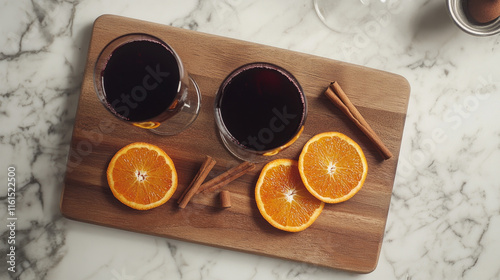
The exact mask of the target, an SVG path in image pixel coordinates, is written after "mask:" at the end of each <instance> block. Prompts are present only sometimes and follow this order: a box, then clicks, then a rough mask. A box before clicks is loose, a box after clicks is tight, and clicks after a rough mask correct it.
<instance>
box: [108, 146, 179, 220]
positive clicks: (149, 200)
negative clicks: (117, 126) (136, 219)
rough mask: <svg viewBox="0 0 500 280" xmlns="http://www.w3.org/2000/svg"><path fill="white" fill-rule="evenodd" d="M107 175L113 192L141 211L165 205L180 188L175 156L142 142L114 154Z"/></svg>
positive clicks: (119, 198) (126, 203) (123, 201)
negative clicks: (173, 159)
mask: <svg viewBox="0 0 500 280" xmlns="http://www.w3.org/2000/svg"><path fill="white" fill-rule="evenodd" d="M107 178H108V184H109V187H110V189H111V191H112V192H113V195H114V196H115V197H116V198H117V199H118V200H119V201H121V202H122V203H123V204H125V205H127V206H129V207H132V208H134V209H138V210H147V209H151V208H154V207H158V206H160V205H162V204H164V203H165V202H167V201H168V200H169V199H170V197H172V195H173V194H174V192H175V190H176V189H177V172H176V170H175V166H174V163H173V161H172V159H171V158H170V157H169V156H168V155H167V154H166V153H165V152H164V151H163V150H162V149H161V148H159V147H157V146H155V145H152V144H148V143H142V142H136V143H132V144H129V145H127V146H125V147H123V148H122V149H121V150H119V151H118V152H117V153H116V154H115V155H114V156H113V158H112V159H111V162H110V163H109V165H108V170H107Z"/></svg>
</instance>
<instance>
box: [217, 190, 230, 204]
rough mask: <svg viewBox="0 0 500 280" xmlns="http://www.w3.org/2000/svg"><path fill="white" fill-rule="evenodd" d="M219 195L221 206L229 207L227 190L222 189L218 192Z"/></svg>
mask: <svg viewBox="0 0 500 280" xmlns="http://www.w3.org/2000/svg"><path fill="white" fill-rule="evenodd" d="M219 196H220V203H221V207H222V208H229V207H231V194H230V193H229V191H227V190H223V191H221V192H220V194H219Z"/></svg>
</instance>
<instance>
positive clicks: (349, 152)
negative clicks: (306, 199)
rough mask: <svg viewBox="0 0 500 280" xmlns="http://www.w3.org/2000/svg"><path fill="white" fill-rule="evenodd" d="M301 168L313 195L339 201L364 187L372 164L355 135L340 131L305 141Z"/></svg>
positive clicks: (305, 182) (303, 179)
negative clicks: (353, 136) (367, 160)
mask: <svg viewBox="0 0 500 280" xmlns="http://www.w3.org/2000/svg"><path fill="white" fill-rule="evenodd" d="M299 172H300V177H301V178H302V181H303V182H304V185H305V186H306V188H307V189H308V190H309V192H311V194H312V195H314V196H315V197H317V198H318V199H319V200H321V201H324V202H327V203H338V202H342V201H346V200H348V199H349V198H351V197H353V196H354V195H355V194H356V193H357V192H358V191H359V190H360V189H361V187H362V186H363V183H364V182H365V179H366V174H367V173H368V164H367V162H366V158H365V155H364V154H363V151H362V150H361V148H360V147H359V145H358V144H357V143H356V142H354V141H353V140H352V139H351V138H349V137H347V136H345V135H344V134H342V133H339V132H325V133H320V134H318V135H316V136H314V137H313V138H311V139H310V140H309V141H308V142H307V143H306V144H305V145H304V148H303V149H302V152H301V154H300V157H299Z"/></svg>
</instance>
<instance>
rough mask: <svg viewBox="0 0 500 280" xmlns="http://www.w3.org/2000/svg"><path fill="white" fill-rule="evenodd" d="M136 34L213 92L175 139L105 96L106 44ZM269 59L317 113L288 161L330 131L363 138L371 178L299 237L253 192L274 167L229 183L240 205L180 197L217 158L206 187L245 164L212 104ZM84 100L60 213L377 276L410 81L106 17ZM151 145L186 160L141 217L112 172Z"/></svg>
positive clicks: (99, 26) (91, 56) (94, 43)
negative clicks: (219, 126) (336, 91)
mask: <svg viewBox="0 0 500 280" xmlns="http://www.w3.org/2000/svg"><path fill="white" fill-rule="evenodd" d="M128 33H148V34H151V35H154V36H157V37H159V38H160V39H163V40H164V41H165V42H167V43H168V44H169V45H171V46H172V47H173V49H175V50H176V52H177V53H178V54H179V56H180V57H181V59H182V61H183V63H184V65H185V67H186V69H187V71H188V72H189V73H190V74H191V76H192V77H193V78H194V79H195V80H196V81H197V83H198V85H199V87H200V89H201V92H202V98H203V99H202V108H201V112H200V115H199V116H198V119H197V120H196V121H195V122H194V123H193V125H192V126H190V127H189V128H188V129H187V130H185V131H183V132H182V133H180V134H178V135H176V136H170V137H165V136H158V135H155V134H153V133H151V132H149V131H147V130H144V129H140V128H137V127H133V126H131V125H129V124H127V123H124V122H122V121H120V120H118V119H117V118H115V117H114V116H112V115H111V114H110V113H109V112H108V111H106V109H105V108H104V107H103V106H102V105H101V103H100V102H99V100H98V99H97V96H96V93H95V91H94V85H93V79H92V74H93V67H94V64H95V61H96V59H97V56H98V55H99V53H100V51H101V50H102V49H103V47H104V46H105V45H106V44H107V43H109V42H110V41H111V40H113V39H114V38H116V37H118V36H120V35H124V34H128ZM257 61H260V62H270V63H274V64H277V65H279V66H281V67H283V68H285V69H287V70H288V71H290V72H291V73H292V74H293V75H294V76H295V77H296V78H297V80H298V81H299V83H300V84H301V85H302V87H303V89H304V91H305V93H306V96H307V101H308V106H309V111H308V118H307V121H306V124H305V130H304V132H303V133H302V135H301V136H300V138H299V139H298V140H297V141H296V142H295V143H294V144H293V145H292V146H291V147H289V148H288V149H286V150H284V151H283V152H281V153H280V154H279V157H281V158H292V159H298V155H299V153H300V150H301V149H302V146H303V145H304V144H305V142H306V141H307V140H308V139H309V138H310V137H312V136H313V135H315V134H317V133H321V132H325V131H339V132H342V133H344V134H346V135H348V136H349V137H351V138H352V139H353V140H355V141H356V142H358V143H359V144H360V146H361V147H362V149H363V150H364V152H365V155H366V157H367V161H368V166H369V171H368V177H367V179H366V182H365V185H364V187H363V188H362V189H361V191H360V192H359V193H358V194H356V195H355V196H354V197H353V198H352V199H350V200H348V201H346V202H343V203H340V204H336V205H326V206H325V208H324V210H323V212H322V213H321V215H320V216H319V218H318V219H317V220H316V221H315V223H314V224H313V225H312V226H311V227H309V228H308V229H306V230H305V231H302V232H299V233H288V232H283V231H280V230H278V229H275V228H274V227H272V226H271V225H269V224H268V223H267V222H266V221H265V220H264V219H263V218H262V216H261V215H260V213H259V211H258V209H257V206H256V204H255V200H254V186H255V183H256V181H257V178H258V175H259V173H260V170H261V168H262V166H263V164H258V165H257V166H256V168H255V169H254V170H253V171H251V172H249V173H247V174H245V175H244V176H242V177H240V178H239V179H237V180H236V181H234V182H232V183H231V184H230V185H228V186H226V187H224V188H223V189H227V190H229V191H230V192H231V204H232V206H231V207H230V208H221V207H220V205H219V203H220V202H219V198H218V192H215V193H211V194H198V195H196V196H194V197H193V199H192V200H191V201H190V203H189V205H188V206H187V207H186V208H185V209H180V208H179V207H178V206H177V203H176V201H177V198H178V197H179V195H180V194H181V193H182V192H183V190H184V189H185V188H186V187H187V186H188V185H189V183H190V181H191V179H192V178H193V176H194V175H195V174H196V172H197V171H198V168H199V167H200V165H201V163H202V162H203V160H204V158H205V156H206V155H209V156H212V157H213V158H214V159H216V160H217V164H216V166H215V167H214V169H213V170H212V171H211V173H210V174H209V176H208V178H207V179H210V178H212V177H214V176H216V175H217V174H220V173H222V172H224V171H226V170H227V169H229V168H231V167H233V166H235V165H237V164H239V163H240V162H239V161H238V160H237V159H236V158H234V157H233V156H231V155H230V154H229V153H228V152H227V151H226V150H225V148H224V147H223V145H222V143H221V140H220V138H219V137H218V133H217V130H216V126H215V122H214V115H213V104H214V97H215V93H216V91H217V88H218V86H219V85H220V83H221V82H222V80H223V79H224V78H225V77H226V76H227V75H228V74H229V73H230V72H231V71H232V70H233V69H235V68H237V67H238V66H241V65H243V64H246V63H249V62H257ZM84 75H85V76H84V79H83V84H82V89H81V96H80V100H79V104H78V110H77V114H76V120H75V125H74V131H73V138H72V142H71V148H70V153H69V157H68V163H67V171H66V177H65V181H64V190H63V194H62V198H61V212H62V213H63V215H64V216H65V217H68V218H71V219H75V220H78V221H82V222H88V223H92V224H98V225H103V226H108V227H113V228H118V229H124V230H129V231H135V232H139V233H145V234H151V235H157V236H162V237H167V238H173V239H179V240H184V241H190V242H195V243H200V244H205V245H211V246H216V247H220V248H227V249H232V250H238V251H243V252H248V253H255V254H260V255H266V256H272V257H278V258H283V259H288V260H294V261H299V262H305V263H310V264H315V265H319V266H325V267H329V268H336V269H342V270H348V271H355V272H361V273H367V272H370V271H372V270H374V269H375V267H376V265H377V261H378V256H379V253H380V248H381V245H382V241H383V236H384V230H385V224H386V220H387V214H388V209H389V205H390V200H391V194H392V188H393V184H394V177H395V172H396V166H397V160H398V156H399V150H400V143H401V137H402V133H403V127H404V121H405V117H406V109H407V104H408V98H409V92H410V87H409V84H408V82H407V81H406V80H405V79H404V78H403V77H401V76H398V75H395V74H392V73H387V72H383V71H379V70H374V69H370V68H366V67H362V66H356V65H352V64H348V63H343V62H339V61H335V60H330V59H326V58H322V57H318V56H312V55H308V54H303V53H298V52H293V51H289V50H285V49H279V48H274V47H269V46H264V45H259V44H255V43H249V42H245V41H239V40H234V39H230V38H224V37H219V36H214V35H209V34H204V33H200V32H195V31H190V30H184V29H179V28H174V27H170V26H165V25H161V24H155V23H149V22H144V21H139V20H134V19H129V18H124V17H119V16H113V15H104V16H101V17H99V18H98V19H97V20H96V21H95V23H94V27H93V33H92V39H91V42H90V47H89V52H88V58H87V64H86V68H85V74H84ZM334 80H335V81H338V82H339V83H340V85H341V86H342V88H343V89H344V91H345V92H346V93H347V95H348V96H349V98H350V99H351V101H352V102H353V103H354V105H355V106H356V107H357V108H358V110H359V111H360V112H361V114H362V115H363V116H364V117H365V118H366V120H367V121H368V123H369V124H370V125H371V126H372V128H373V129H374V130H375V131H376V132H377V133H378V134H379V136H380V137H381V138H382V140H383V141H384V143H386V145H387V146H388V148H389V149H390V150H391V151H392V153H393V154H394V157H392V158H391V159H389V160H387V161H384V160H383V159H382V157H381V155H380V154H379V153H378V152H377V150H376V149H375V148H374V146H373V145H372V144H371V143H370V142H369V141H368V139H367V138H366V136H364V135H363V134H362V133H361V132H360V131H359V130H358V128H357V127H356V126H355V125H354V124H352V123H351V121H350V120H349V119H347V117H345V116H344V115H343V114H342V113H341V112H340V110H339V109H337V108H336V107H335V106H334V105H333V104H331V103H330V101H328V99H327V98H326V97H325V96H324V95H323V91H324V90H325V89H326V87H327V86H328V85H329V83H330V82H331V81H334ZM135 141H144V142H149V143H153V144H156V145H158V146H160V147H161V148H163V149H164V150H165V151H166V152H167V153H168V154H169V155H170V157H171V158H172V160H173V161H174V163H175V166H176V169H177V172H178V176H179V187H178V189H177V191H176V193H175V194H174V196H173V197H172V198H171V199H170V200H169V201H168V202H167V203H166V204H164V205H162V206H160V207H158V208H155V209H152V210H148V211H138V210H134V209H131V208H128V207H127V206H125V205H123V204H121V203H120V202H119V201H118V200H116V199H115V198H114V196H113V194H112V193H111V191H110V190H109V187H108V185H107V181H106V174H105V170H106V168H107V165H108V162H109V161H110V159H111V157H112V156H113V155H114V153H116V152H117V151H118V150H119V149H120V148H121V147H123V146H125V145H127V144H129V143H132V142H135Z"/></svg>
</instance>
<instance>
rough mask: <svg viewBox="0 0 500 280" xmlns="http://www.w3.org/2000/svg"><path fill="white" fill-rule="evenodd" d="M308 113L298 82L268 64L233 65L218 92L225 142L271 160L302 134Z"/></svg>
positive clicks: (239, 152) (244, 154) (238, 152)
mask: <svg viewBox="0 0 500 280" xmlns="http://www.w3.org/2000/svg"><path fill="white" fill-rule="evenodd" d="M306 115H307V105H306V97H305V95H304V92H303V90H302V88H301V86H300V85H299V82H298V81H297V80H296V79H295V77H293V75H292V74H290V73H289V72H288V71H286V70H285V69H283V68H281V67H279V66H277V65H274V64H270V63H250V64H246V65H243V66H241V67H239V68H238V69H236V70H234V71H233V72H232V73H231V74H229V76H228V77H227V78H226V79H225V80H224V81H223V82H222V84H221V86H220V88H219V91H218V92H217V95H216V97H215V121H216V124H217V127H218V129H219V133H220V136H221V139H222V142H223V143H224V145H225V146H226V148H227V149H228V150H229V151H230V152H231V153H232V154H233V155H235V156H236V157H238V158H240V159H242V160H245V161H251V162H262V161H266V160H269V159H270V158H271V157H272V156H274V155H276V154H277V153H278V152H280V151H281V150H283V149H285V148H286V147H288V146H290V145H291V144H292V143H293V142H295V140H296V139H297V138H298V137H299V135H300V134H301V132H302V130H303V128H304V123H305V120H306Z"/></svg>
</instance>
